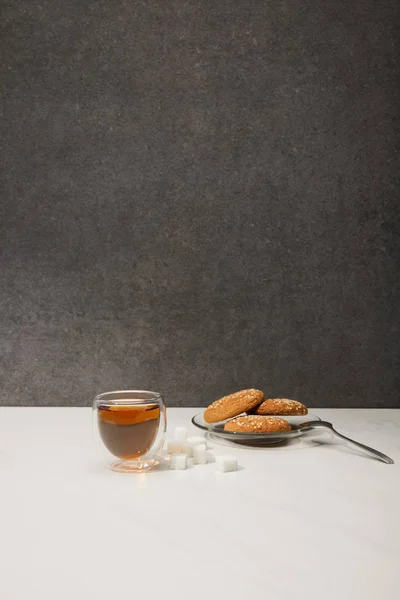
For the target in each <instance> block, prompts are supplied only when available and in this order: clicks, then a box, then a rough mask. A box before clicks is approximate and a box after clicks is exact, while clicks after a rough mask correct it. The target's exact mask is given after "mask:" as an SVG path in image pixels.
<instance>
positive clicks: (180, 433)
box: [174, 427, 188, 442]
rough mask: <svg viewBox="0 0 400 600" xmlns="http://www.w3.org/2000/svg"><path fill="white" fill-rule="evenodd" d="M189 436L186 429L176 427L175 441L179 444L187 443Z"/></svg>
mask: <svg viewBox="0 0 400 600" xmlns="http://www.w3.org/2000/svg"><path fill="white" fill-rule="evenodd" d="M187 434H188V432H187V429H186V427H175V433H174V439H175V440H176V441H177V442H186V440H187Z"/></svg>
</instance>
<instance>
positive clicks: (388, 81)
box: [0, 0, 400, 407]
mask: <svg viewBox="0 0 400 600" xmlns="http://www.w3.org/2000/svg"><path fill="white" fill-rule="evenodd" d="M397 4H398V3H397V0H393V1H390V0H382V1H380V2H378V1H376V2H375V1H373V0H353V1H352V2H348V1H347V0H346V1H345V0H322V1H320V2H313V1H312V0H305V2H301V3H299V2H298V0H269V1H262V0H245V1H242V0H235V1H232V2H228V1H226V0H225V1H219V2H213V1H206V0H203V1H201V0H191V1H184V0H151V1H150V2H149V1H148V0H146V1H144V0H139V1H138V0H96V1H88V0H87V1H85V2H82V0H66V1H61V0H41V1H40V2H36V1H32V0H26V1H24V0H15V1H13V2H2V3H1V29H2V32H1V46H2V59H1V70H2V73H1V86H2V94H3V108H4V117H5V118H4V120H3V122H2V132H1V133H2V146H3V154H2V168H3V172H4V175H3V177H2V185H3V186H4V191H3V192H4V193H3V195H2V200H1V202H2V204H1V231H0V242H1V251H2V252H1V273H0V276H1V281H0V283H1V334H0V335H1V339H0V343H1V365H0V390H1V396H0V402H1V403H2V404H5V405H8V404H15V405H25V404H37V405H83V404H88V403H90V402H91V400H92V398H93V396H94V395H95V394H96V393H97V392H100V391H106V390H110V389H115V388H117V389H118V388H126V387H136V388H150V389H157V390H159V391H161V392H163V393H164V394H165V397H166V401H167V403H168V404H170V405H192V406H194V405H201V404H206V403H208V402H209V401H211V400H213V399H215V398H216V397H218V396H220V395H222V394H225V393H228V392H231V391H234V390H237V389H240V388H242V387H249V386H257V387H261V388H262V389H264V390H265V392H266V393H267V395H270V396H275V395H281V396H288V397H294V398H297V399H299V400H302V401H304V402H306V403H308V404H309V405H310V406H371V407H372V406H387V407H394V406H398V407H400V400H399V394H398V388H399V374H400V373H399V361H398V358H399V338H400V336H399V306H398V302H399V278H398V273H397V267H398V265H399V238H398V225H399V208H398V199H399V180H398V167H399V161H398V154H397V150H398V143H399V138H400V136H399V128H398V124H399V121H398V95H397V85H398V82H399V80H400V77H399V71H398V67H397V66H396V60H397V47H396V43H397V39H398V33H397V30H396V25H397V23H398V14H397V9H396V6H397ZM396 144H397V146H396Z"/></svg>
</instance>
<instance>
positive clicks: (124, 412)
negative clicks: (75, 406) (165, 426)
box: [98, 403, 160, 460]
mask: <svg viewBox="0 0 400 600" xmlns="http://www.w3.org/2000/svg"><path fill="white" fill-rule="evenodd" d="M159 423H160V408H159V406H158V405H157V404H152V403H149V404H140V405H135V404H131V405H129V404H127V405H110V406H109V405H107V404H104V405H100V406H99V407H98V425H99V433H100V436H101V439H102V440H103V443H104V445H105V446H106V448H107V449H108V450H109V451H110V452H111V454H113V455H114V456H117V457H118V458H121V459H125V460H134V459H136V458H139V457H141V456H143V455H145V454H147V452H148V451H149V450H150V448H151V447H152V446H153V444H154V442H155V440H156V437H157V433H158V427H159Z"/></svg>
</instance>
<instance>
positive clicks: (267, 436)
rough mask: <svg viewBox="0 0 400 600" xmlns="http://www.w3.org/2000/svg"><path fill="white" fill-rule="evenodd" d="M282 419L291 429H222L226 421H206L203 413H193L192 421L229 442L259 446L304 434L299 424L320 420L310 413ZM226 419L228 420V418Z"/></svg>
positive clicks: (283, 416)
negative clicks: (239, 430)
mask: <svg viewBox="0 0 400 600" xmlns="http://www.w3.org/2000/svg"><path fill="white" fill-rule="evenodd" d="M276 416H278V415H276ZM282 419H285V420H286V421H287V422H288V423H289V424H290V425H291V427H292V429H291V431H279V432H276V433H243V432H238V431H224V425H225V423H226V421H220V422H219V423H206V422H205V420H204V418H203V413H199V414H198V415H195V416H194V417H193V419H192V423H193V425H195V426H196V427H198V428H199V429H202V430H203V431H207V433H210V434H212V435H215V436H217V437H221V438H224V439H227V440H230V441H231V442H237V443H238V444H247V445H248V444H254V445H257V446H261V445H266V444H278V443H279V442H282V441H284V440H288V439H290V438H295V437H299V436H300V435H304V434H305V433H307V432H306V431H302V430H299V426H300V425H302V424H303V423H307V421H320V420H321V419H320V418H319V417H317V415H314V414H312V413H308V415H300V416H290V415H282ZM227 420H228V421H229V420H230V419H227Z"/></svg>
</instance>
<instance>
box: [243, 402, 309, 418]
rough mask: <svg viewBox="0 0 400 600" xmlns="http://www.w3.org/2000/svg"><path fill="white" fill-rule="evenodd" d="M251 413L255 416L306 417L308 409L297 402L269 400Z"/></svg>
mask: <svg viewBox="0 0 400 600" xmlns="http://www.w3.org/2000/svg"><path fill="white" fill-rule="evenodd" d="M250 412H251V413H252V414H255V415H306V414H307V413H308V408H307V406H304V404H302V403H301V402H297V400H288V399H287V398H268V399H266V400H264V401H263V402H261V404H259V406H257V407H256V408H255V409H253V410H251V411H250Z"/></svg>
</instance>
